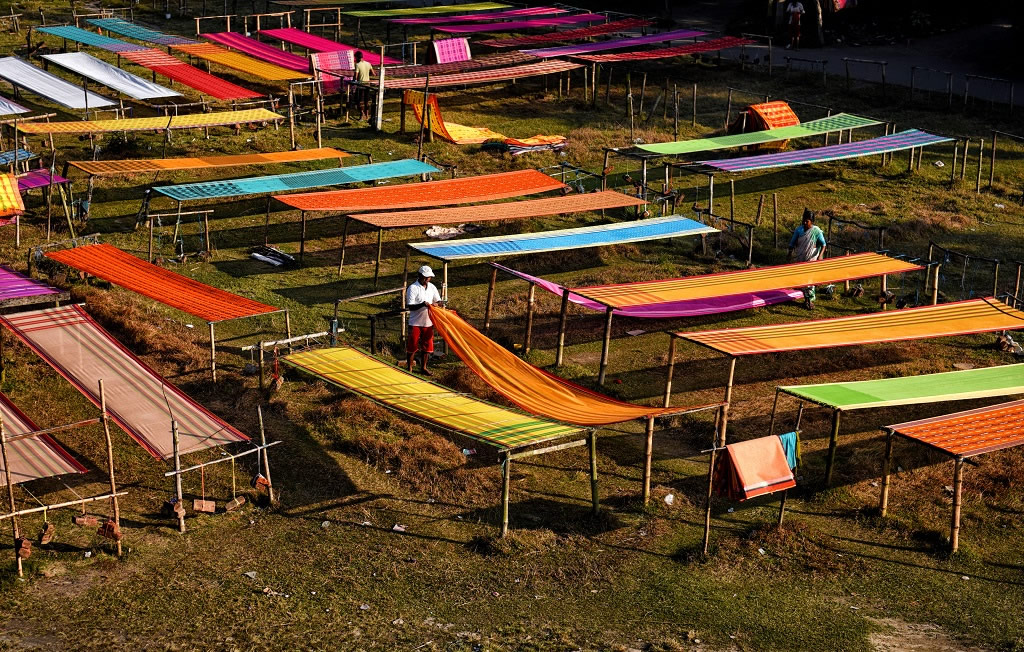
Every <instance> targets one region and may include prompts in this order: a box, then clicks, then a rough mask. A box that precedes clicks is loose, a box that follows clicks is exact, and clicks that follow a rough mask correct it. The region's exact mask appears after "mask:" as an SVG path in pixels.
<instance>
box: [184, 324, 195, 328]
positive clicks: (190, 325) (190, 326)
mask: <svg viewBox="0 0 1024 652" xmlns="http://www.w3.org/2000/svg"><path fill="white" fill-rule="evenodd" d="M185 328H195V326H193V325H192V324H185Z"/></svg>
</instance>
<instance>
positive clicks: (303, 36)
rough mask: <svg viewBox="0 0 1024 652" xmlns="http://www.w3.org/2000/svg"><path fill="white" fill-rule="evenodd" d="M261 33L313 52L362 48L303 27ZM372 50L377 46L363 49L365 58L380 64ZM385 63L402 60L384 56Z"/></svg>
mask: <svg viewBox="0 0 1024 652" xmlns="http://www.w3.org/2000/svg"><path fill="white" fill-rule="evenodd" d="M260 34H263V35H265V36H269V37H270V38H276V39H277V40H279V41H284V42H285V43H291V44H292V45H297V46H299V47H300V48H306V49H307V50H310V51H312V52H340V51H344V50H352V51H355V50H359V49H360V48H357V47H353V46H351V45H345V44H344V43H338V42H337V41H332V40H331V39H328V38H324V37H322V36H317V35H316V34H310V33H309V32H304V31H302V30H301V29H295V28H294V27H281V28H279V29H264V30H261V31H260ZM371 50H377V48H370V49H369V50H362V53H363V58H364V59H365V60H366V61H367V63H371V64H373V65H375V66H379V65H380V55H379V54H378V53H377V52H375V51H371ZM384 63H385V64H386V65H387V64H399V63H402V62H401V60H399V59H395V58H393V57H384Z"/></svg>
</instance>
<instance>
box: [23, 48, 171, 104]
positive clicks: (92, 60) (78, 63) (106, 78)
mask: <svg viewBox="0 0 1024 652" xmlns="http://www.w3.org/2000/svg"><path fill="white" fill-rule="evenodd" d="M43 58H44V59H46V60H47V61H52V62H53V63H55V64H57V65H58V66H61V67H62V68H65V69H67V70H70V71H71V72H73V73H75V74H77V75H81V76H83V77H87V78H88V79H91V80H92V81H94V82H96V83H97V84H102V85H103V86H106V87H107V88H112V89H114V90H115V91H118V92H120V93H124V94H125V95H127V96H128V97H131V98H134V99H136V100H153V99H157V98H161V97H178V96H179V95H180V93H177V92H175V91H172V90H171V89H169V88H167V87H165V86H161V85H160V84H154V83H153V82H151V81H147V80H145V79H143V78H142V77H139V76H137V75H133V74H131V73H130V72H126V71H124V70H121V69H120V68H118V67H117V66H112V65H110V64H109V63H107V62H106V61H101V60H99V59H97V58H96V57H94V56H92V55H89V54H86V53H85V52H64V53H62V54H44V55H43Z"/></svg>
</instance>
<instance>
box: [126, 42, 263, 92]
mask: <svg viewBox="0 0 1024 652" xmlns="http://www.w3.org/2000/svg"><path fill="white" fill-rule="evenodd" d="M122 55H123V56H124V58H125V59H128V60H129V61H131V62H133V63H137V64H139V65H140V66H142V67H144V68H148V69H149V70H152V71H153V72H155V73H157V74H158V75H163V76H164V77H167V78H168V79H171V80H174V81H176V82H178V83H181V84H184V85H185V86H188V87H189V88H192V89H194V90H196V91H199V92H200V93H202V94H204V95H209V96H210V97H215V98H217V99H218V100H224V101H229V100H245V99H252V98H254V97H263V95H262V94H261V93H257V92H255V91H251V90H249V89H247V88H243V87H241V86H239V85H238V84H232V83H231V82H229V81H228V80H226V79H221V78H220V77H215V76H214V75H211V74H210V73H208V72H204V71H202V70H200V69H199V68H196V67H194V66H190V65H188V64H187V63H185V62H184V61H182V60H181V59H177V58H175V57H172V56H171V55H169V54H167V53H166V52H162V51H160V50H138V51H136V52H124V53H122Z"/></svg>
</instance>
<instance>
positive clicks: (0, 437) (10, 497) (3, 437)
mask: <svg viewBox="0 0 1024 652" xmlns="http://www.w3.org/2000/svg"><path fill="white" fill-rule="evenodd" d="M15 147H17V143H15ZM0 453H3V461H4V479H5V480H6V481H7V502H8V504H9V505H10V508H11V514H14V512H17V511H18V506H17V504H16V503H15V502H14V482H13V481H12V480H11V464H10V462H9V461H8V459H7V432H6V430H5V428H4V420H3V416H2V415H0ZM11 533H12V534H13V535H14V539H13V540H14V563H15V566H16V568H17V570H18V577H23V576H24V570H23V569H22V565H21V557H20V556H19V555H18V539H20V538H21V532H20V530H19V528H18V517H17V516H11Z"/></svg>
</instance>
